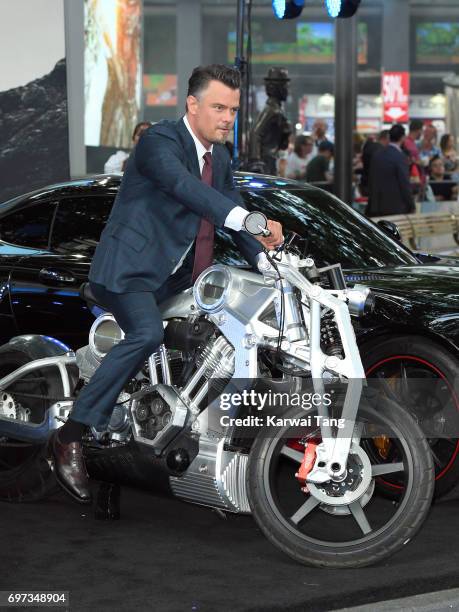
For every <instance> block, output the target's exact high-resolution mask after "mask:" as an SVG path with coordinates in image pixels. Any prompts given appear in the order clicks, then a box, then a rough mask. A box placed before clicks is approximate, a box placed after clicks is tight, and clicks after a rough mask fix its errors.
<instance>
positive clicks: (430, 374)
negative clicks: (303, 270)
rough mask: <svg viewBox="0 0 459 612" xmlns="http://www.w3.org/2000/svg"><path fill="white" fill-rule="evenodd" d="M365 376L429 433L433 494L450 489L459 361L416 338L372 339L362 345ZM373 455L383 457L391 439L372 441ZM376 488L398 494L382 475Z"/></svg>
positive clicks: (458, 435)
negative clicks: (372, 340) (375, 380)
mask: <svg viewBox="0 0 459 612" xmlns="http://www.w3.org/2000/svg"><path fill="white" fill-rule="evenodd" d="M361 354H362V361H363V364H364V367H365V372H366V375H367V377H368V378H371V379H377V380H378V383H377V384H378V386H379V385H380V390H381V391H382V392H383V393H384V394H385V395H386V396H387V397H389V398H391V399H392V400H394V401H396V402H398V403H399V404H400V405H401V406H402V407H403V408H405V409H406V410H408V412H410V414H411V415H412V416H413V417H414V418H415V419H416V421H417V422H418V423H419V425H420V426H421V428H422V429H423V431H424V433H425V435H426V436H427V439H428V442H429V445H430V449H431V452H432V457H433V461H434V466H435V480H436V486H435V497H436V498H439V497H441V496H442V495H445V494H446V493H448V492H449V491H450V490H451V489H452V488H453V487H454V486H455V485H456V484H457V483H458V482H459V395H458V390H457V381H456V379H457V373H458V371H459V362H458V360H457V359H456V358H455V357H454V356H453V355H452V354H451V353H450V352H448V351H447V350H446V349H444V348H443V347H442V346H441V345H439V344H437V343H435V342H433V341H432V340H430V339H428V338H423V337H420V336H401V337H390V338H385V339H383V340H375V341H374V342H372V343H370V344H367V345H365V346H364V347H362V348H361ZM373 444H374V449H373V450H374V453H375V455H376V456H378V455H379V456H380V457H381V460H384V461H386V460H387V459H388V457H389V456H390V455H391V454H392V452H393V450H394V449H393V448H392V445H391V441H390V440H389V439H385V438H384V436H381V437H380V438H375V440H374V441H373ZM378 486H379V488H380V489H382V490H383V491H385V492H386V493H387V494H389V495H393V496H394V497H396V496H397V495H398V494H399V492H400V485H399V483H397V481H396V479H388V478H380V479H379V482H378Z"/></svg>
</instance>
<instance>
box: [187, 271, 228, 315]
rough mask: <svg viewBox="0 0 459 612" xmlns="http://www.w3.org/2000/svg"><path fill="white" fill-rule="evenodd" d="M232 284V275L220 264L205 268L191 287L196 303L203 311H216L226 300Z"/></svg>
mask: <svg viewBox="0 0 459 612" xmlns="http://www.w3.org/2000/svg"><path fill="white" fill-rule="evenodd" d="M233 285H234V282H233V275H232V274H231V271H230V270H229V269H228V268H225V267H224V266H220V265H216V266H211V267H210V268H207V270H204V272H202V274H201V275H200V276H198V278H197V280H196V282H195V284H194V287H193V295H194V299H195V301H196V304H197V305H198V306H199V308H200V309H201V310H204V312H218V311H219V310H220V309H221V308H223V306H224V304H225V303H226V302H227V300H228V298H229V295H230V293H231V291H232V290H233Z"/></svg>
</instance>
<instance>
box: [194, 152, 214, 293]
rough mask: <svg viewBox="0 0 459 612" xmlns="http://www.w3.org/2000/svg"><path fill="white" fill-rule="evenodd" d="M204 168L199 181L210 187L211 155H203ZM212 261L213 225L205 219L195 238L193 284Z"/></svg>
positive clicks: (209, 153) (208, 153)
mask: <svg viewBox="0 0 459 612" xmlns="http://www.w3.org/2000/svg"><path fill="white" fill-rule="evenodd" d="M203 157H204V167H203V169H202V175H201V181H203V182H204V183H205V184H206V185H209V187H212V153H211V152H210V151H207V153H204V155H203ZM213 260H214V224H213V223H211V222H210V221H207V219H201V225H200V226H199V232H198V235H197V236H196V245H195V249H194V264H193V276H192V281H193V282H194V281H195V280H196V279H197V278H198V276H199V275H200V274H201V272H203V271H204V270H205V269H206V268H208V267H209V266H211V265H212V263H213Z"/></svg>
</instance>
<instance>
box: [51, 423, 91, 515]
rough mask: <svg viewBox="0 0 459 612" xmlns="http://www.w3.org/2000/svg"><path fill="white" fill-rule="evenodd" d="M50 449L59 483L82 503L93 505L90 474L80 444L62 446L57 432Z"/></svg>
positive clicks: (54, 434) (72, 443) (52, 437)
mask: <svg viewBox="0 0 459 612" xmlns="http://www.w3.org/2000/svg"><path fill="white" fill-rule="evenodd" d="M49 449H50V452H51V457H52V459H53V464H54V475H55V476H56V480H57V482H58V483H59V484H60V485H61V487H62V488H63V489H64V490H65V491H66V492H67V493H69V495H71V496H72V497H73V498H74V499H76V500H77V501H79V502H80V503H82V504H89V503H91V491H90V489H89V480H88V473H87V472H86V467H85V464H84V459H83V452H82V448H81V444H80V442H71V443H70V444H62V443H61V442H60V440H59V436H58V432H57V431H55V432H54V433H53V434H52V436H51V438H50V439H49Z"/></svg>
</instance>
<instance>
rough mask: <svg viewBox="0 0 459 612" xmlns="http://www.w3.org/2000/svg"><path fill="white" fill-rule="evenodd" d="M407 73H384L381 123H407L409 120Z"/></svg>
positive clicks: (408, 75) (408, 77) (408, 76)
mask: <svg viewBox="0 0 459 612" xmlns="http://www.w3.org/2000/svg"><path fill="white" fill-rule="evenodd" d="M409 95H410V73H409V72H384V73H383V76H382V98H383V122H384V123H407V122H408V120H409Z"/></svg>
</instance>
